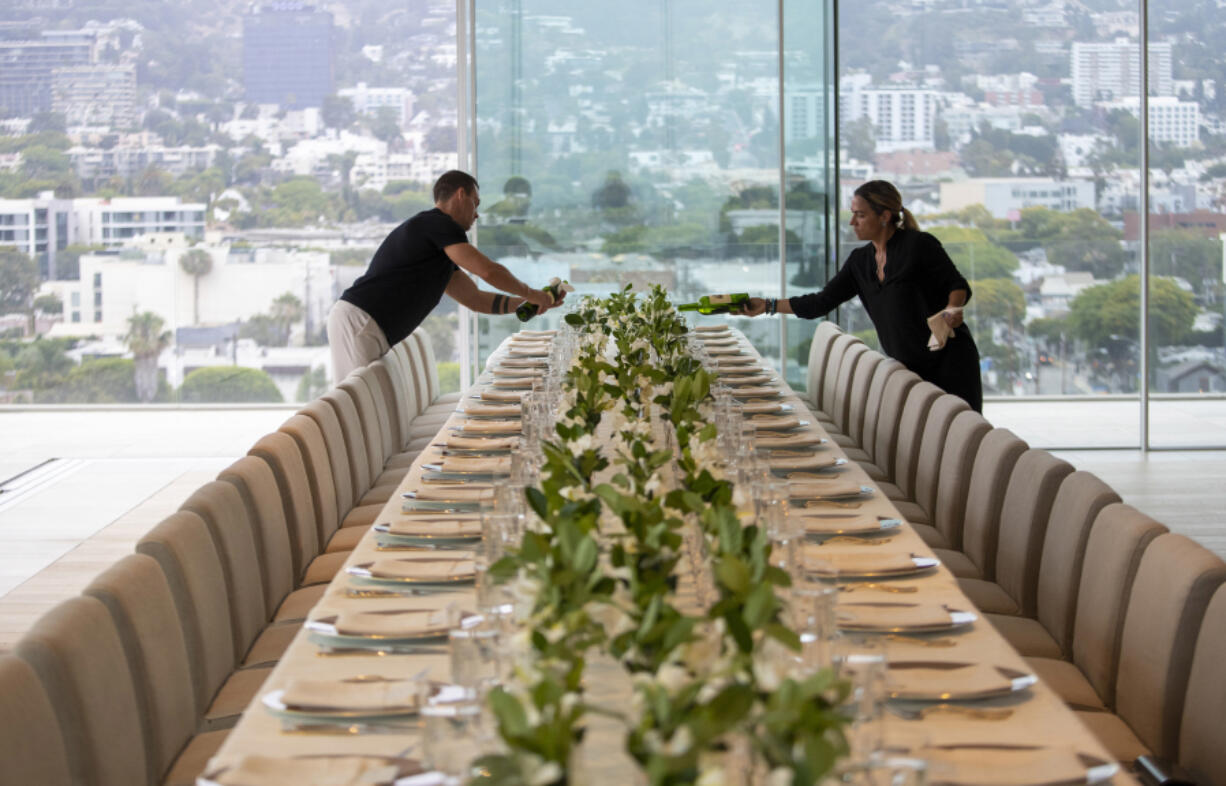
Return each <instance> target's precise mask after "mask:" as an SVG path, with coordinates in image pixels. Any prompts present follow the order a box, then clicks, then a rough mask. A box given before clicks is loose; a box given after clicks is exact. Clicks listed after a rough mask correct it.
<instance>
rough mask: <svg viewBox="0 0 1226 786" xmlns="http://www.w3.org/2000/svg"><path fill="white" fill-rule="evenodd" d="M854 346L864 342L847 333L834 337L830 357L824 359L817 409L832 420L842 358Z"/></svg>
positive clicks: (835, 405) (836, 404)
mask: <svg viewBox="0 0 1226 786" xmlns="http://www.w3.org/2000/svg"><path fill="white" fill-rule="evenodd" d="M854 346H864V342H863V341H861V340H860V339H858V338H856V337H855V336H853V335H851V334H849V333H843V334H842V335H840V336H836V337H835V339H834V341H832V342H831V344H830V355H829V357H827V358H826V368H825V369H823V371H822V392H821V396H820V397H819V398H818V400H817V408H818V409H819V410H821V412H822V413H823V414H825V415H826V417H828V418H830V419H831V420H834V412H832V411H831V410H832V409H837V407H838V405H839V402H837V401H836V400H835V396H836V394H837V391H838V387H839V372H840V371H842V369H843V357H844V356H845V355H846V354H847V350H848V349H850V348H851V347H854Z"/></svg>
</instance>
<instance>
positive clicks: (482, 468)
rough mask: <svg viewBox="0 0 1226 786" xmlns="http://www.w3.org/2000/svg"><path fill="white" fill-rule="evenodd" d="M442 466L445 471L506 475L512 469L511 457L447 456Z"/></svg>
mask: <svg viewBox="0 0 1226 786" xmlns="http://www.w3.org/2000/svg"><path fill="white" fill-rule="evenodd" d="M440 466H441V467H442V470H443V472H480V473H488V474H493V475H499V474H501V475H505V474H507V473H508V472H510V471H511V457H510V456H499V457H487V456H445V457H443V461H442V463H441V465H440Z"/></svg>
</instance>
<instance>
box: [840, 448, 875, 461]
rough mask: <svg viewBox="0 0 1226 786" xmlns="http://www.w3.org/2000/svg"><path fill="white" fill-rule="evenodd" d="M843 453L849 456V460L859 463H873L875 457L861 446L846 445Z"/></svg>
mask: <svg viewBox="0 0 1226 786" xmlns="http://www.w3.org/2000/svg"><path fill="white" fill-rule="evenodd" d="M843 455H845V456H847V460H848V461H854V462H856V463H857V464H871V463H873V457H872V456H870V455H868V451H866V450H864V449H863V448H861V447H851V448H849V447H844V448H843Z"/></svg>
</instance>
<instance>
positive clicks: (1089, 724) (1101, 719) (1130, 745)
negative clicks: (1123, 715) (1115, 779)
mask: <svg viewBox="0 0 1226 786" xmlns="http://www.w3.org/2000/svg"><path fill="white" fill-rule="evenodd" d="M1077 720H1079V721H1081V723H1082V725H1084V726H1085V727H1086V728H1087V729H1089V730H1090V733H1092V734H1093V735H1094V736H1095V737H1097V738H1098V741H1099V742H1101V743H1102V745H1103V747H1104V748H1106V749H1107V752H1108V753H1110V754H1111V756H1112V757H1113V758H1115V759H1117V760H1118V761H1120V762H1122V763H1123V764H1125V765H1131V764H1132V763H1133V762H1134V761H1136V760H1137V758H1138V757H1140V756H1148V755H1150V751H1149V748H1147V747H1145V743H1143V742H1141V740H1140V739H1139V738H1138V737H1137V735H1136V733H1135V732H1133V730H1132V729H1130V728H1129V727H1128V724H1127V723H1124V721H1123V720H1121V719H1120V718H1119V716H1117V715H1113V714H1112V713H1110V712H1079V713H1077Z"/></svg>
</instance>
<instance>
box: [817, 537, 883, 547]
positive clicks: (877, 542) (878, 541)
mask: <svg viewBox="0 0 1226 786" xmlns="http://www.w3.org/2000/svg"><path fill="white" fill-rule="evenodd" d="M892 540H894V539H893V538H853V537H851V536H850V535H835V536H834V537H832V538H827V539H826V540H823V541H822V542H821V543H820V544H819V545H822V546H825V545H827V544H829V543H834V544H836V545H837V544H840V543H842V544H846V545H849V546H884V545H885V544H887V543H889V542H890V541H892Z"/></svg>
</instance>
